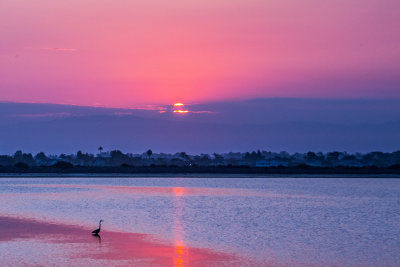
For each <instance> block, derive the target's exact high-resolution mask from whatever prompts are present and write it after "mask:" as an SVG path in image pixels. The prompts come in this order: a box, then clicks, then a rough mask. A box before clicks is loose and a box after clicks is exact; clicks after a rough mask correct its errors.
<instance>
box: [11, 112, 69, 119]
mask: <svg viewBox="0 0 400 267" xmlns="http://www.w3.org/2000/svg"><path fill="white" fill-rule="evenodd" d="M71 115H72V114H71V113H68V112H58V113H32V114H15V115H14V117H23V118H49V117H69V116H71Z"/></svg>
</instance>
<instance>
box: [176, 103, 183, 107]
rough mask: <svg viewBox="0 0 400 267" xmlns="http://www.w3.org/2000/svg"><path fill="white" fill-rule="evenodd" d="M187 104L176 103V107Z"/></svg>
mask: <svg viewBox="0 0 400 267" xmlns="http://www.w3.org/2000/svg"><path fill="white" fill-rule="evenodd" d="M184 105H185V104H183V103H175V104H174V107H183V106H184Z"/></svg>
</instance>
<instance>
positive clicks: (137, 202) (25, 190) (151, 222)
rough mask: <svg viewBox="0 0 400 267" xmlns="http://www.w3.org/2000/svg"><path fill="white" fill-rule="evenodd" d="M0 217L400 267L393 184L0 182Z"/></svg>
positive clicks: (290, 257)
mask: <svg viewBox="0 0 400 267" xmlns="http://www.w3.org/2000/svg"><path fill="white" fill-rule="evenodd" d="M0 213H1V215H7V216H14V217H15V216H19V217H25V218H33V219H37V220H42V221H49V222H64V223H67V224H74V225H78V226H82V227H90V229H91V228H95V227H96V225H97V222H98V220H99V219H100V218H101V219H104V220H105V223H104V225H103V226H104V228H107V229H109V230H114V231H126V232H132V233H146V234H152V235H154V236H155V237H157V238H159V239H160V240H166V241H171V242H179V243H182V244H185V245H188V246H194V247H200V248H210V249H213V250H217V251H221V252H229V253H235V254H239V255H241V256H243V257H248V258H251V259H255V260H259V261H265V262H273V263H274V265H278V266H279V265H299V266H300V265H303V266H309V265H315V266H322V265H330V266H377V265H379V266H400V179H384V178H375V179H372V178H368V179H367V178H363V179H359V178H321V179H319V178H212V177H209V178H181V177H170V178H125V177H123V178H113V177H110V178H51V177H47V178H34V177H27V178H1V179H0ZM11 248H12V244H11V243H10V244H8V247H7V244H2V245H1V246H0V251H2V250H6V249H11ZM33 249H34V248H33Z"/></svg>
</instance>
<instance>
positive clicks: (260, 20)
mask: <svg viewBox="0 0 400 267" xmlns="http://www.w3.org/2000/svg"><path fill="white" fill-rule="evenodd" d="M399 18H400V1H398V0H302V1H298V0H246V1H244V0H240V1H239V0H202V1H199V0H185V1H184V0H169V1H164V0H146V1H134V0H69V1H64V0H63V1H61V0H35V1H31V0H1V1H0V29H1V37H0V38H1V41H0V101H12V102H38V103H43V102H46V103H59V104H72V105H87V106H105V107H135V106H137V105H144V104H171V103H175V102H178V101H179V102H185V103H208V102H212V101H231V100H243V99H251V98H324V99H333V98H335V99H337V98H339V99H345V98H363V99H365V98H369V99H388V98H390V99H400V73H399V72H400V34H399V32H398V31H399V29H400V19H399Z"/></svg>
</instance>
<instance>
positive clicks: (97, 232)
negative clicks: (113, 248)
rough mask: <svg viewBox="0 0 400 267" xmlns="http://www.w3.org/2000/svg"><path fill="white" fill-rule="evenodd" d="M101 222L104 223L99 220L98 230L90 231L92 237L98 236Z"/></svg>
mask: <svg viewBox="0 0 400 267" xmlns="http://www.w3.org/2000/svg"><path fill="white" fill-rule="evenodd" d="M101 222H104V221H103V220H100V221H99V228H98V229H96V230H94V231H92V235H98V234H99V233H100V230H101Z"/></svg>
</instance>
